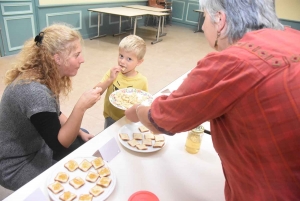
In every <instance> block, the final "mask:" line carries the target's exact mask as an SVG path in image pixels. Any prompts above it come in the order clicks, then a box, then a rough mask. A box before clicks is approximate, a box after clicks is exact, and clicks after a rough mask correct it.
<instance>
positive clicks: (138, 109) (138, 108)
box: [125, 104, 161, 134]
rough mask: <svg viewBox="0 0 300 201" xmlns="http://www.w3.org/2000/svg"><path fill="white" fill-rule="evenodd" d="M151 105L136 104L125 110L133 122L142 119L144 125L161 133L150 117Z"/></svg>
mask: <svg viewBox="0 0 300 201" xmlns="http://www.w3.org/2000/svg"><path fill="white" fill-rule="evenodd" d="M149 110H150V107H149V106H144V105H140V104H138V105H134V106H132V107H131V108H129V109H127V110H126V111H125V116H126V118H127V119H129V120H130V121H132V122H138V121H140V122H141V123H142V124H143V125H144V126H146V127H147V128H148V129H149V130H151V131H152V132H153V133H154V134H159V133H161V132H160V131H159V130H157V129H156V128H155V127H154V126H153V124H152V123H151V122H150V121H149V119H148V113H149Z"/></svg>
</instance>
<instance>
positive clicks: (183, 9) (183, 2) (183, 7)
mask: <svg viewBox="0 0 300 201" xmlns="http://www.w3.org/2000/svg"><path fill="white" fill-rule="evenodd" d="M174 2H179V3H181V4H183V6H182V7H181V8H182V15H181V18H176V17H174V16H173V15H172V19H176V20H181V21H182V20H183V14H184V11H185V1H172V4H173V3H174ZM173 7H174V6H173Z"/></svg>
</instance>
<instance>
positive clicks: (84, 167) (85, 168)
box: [79, 159, 92, 172]
mask: <svg viewBox="0 0 300 201" xmlns="http://www.w3.org/2000/svg"><path fill="white" fill-rule="evenodd" d="M91 167H92V163H91V162H90V161H88V160H86V159H83V161H82V162H81V163H80V164H79V169H81V170H82V171H83V172H86V171H88V170H89V169H90V168H91Z"/></svg>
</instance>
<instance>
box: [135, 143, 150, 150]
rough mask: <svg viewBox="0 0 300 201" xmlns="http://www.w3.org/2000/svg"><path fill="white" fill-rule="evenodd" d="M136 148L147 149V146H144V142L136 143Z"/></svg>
mask: <svg viewBox="0 0 300 201" xmlns="http://www.w3.org/2000/svg"><path fill="white" fill-rule="evenodd" d="M136 148H137V149H138V150H147V149H148V148H147V147H146V145H144V144H137V145H136Z"/></svg>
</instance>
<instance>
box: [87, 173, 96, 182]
mask: <svg viewBox="0 0 300 201" xmlns="http://www.w3.org/2000/svg"><path fill="white" fill-rule="evenodd" d="M98 177H99V174H98V173H95V172H88V173H87V175H86V177H85V180H87V181H89V182H92V183H94V182H96V181H97V179H98Z"/></svg>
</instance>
